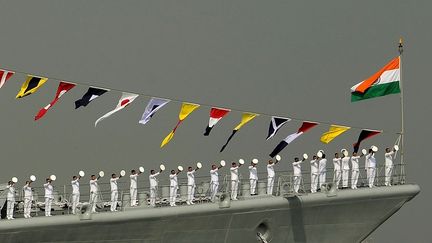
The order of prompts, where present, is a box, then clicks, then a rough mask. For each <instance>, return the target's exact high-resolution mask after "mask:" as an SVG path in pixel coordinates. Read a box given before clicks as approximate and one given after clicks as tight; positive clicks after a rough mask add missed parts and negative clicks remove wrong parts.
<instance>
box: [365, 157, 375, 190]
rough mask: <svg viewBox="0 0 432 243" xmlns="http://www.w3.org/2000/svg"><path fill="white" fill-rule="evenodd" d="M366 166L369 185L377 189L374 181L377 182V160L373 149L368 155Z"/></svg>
mask: <svg viewBox="0 0 432 243" xmlns="http://www.w3.org/2000/svg"><path fill="white" fill-rule="evenodd" d="M366 161H367V162H366V164H367V166H368V174H367V178H368V184H369V188H372V187H375V186H374V181H375V175H376V159H375V152H374V151H373V150H372V149H369V154H368V155H366Z"/></svg>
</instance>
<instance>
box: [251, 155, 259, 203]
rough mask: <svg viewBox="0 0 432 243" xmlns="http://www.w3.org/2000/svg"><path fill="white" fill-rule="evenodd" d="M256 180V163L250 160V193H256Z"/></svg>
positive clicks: (252, 194)
mask: <svg viewBox="0 0 432 243" xmlns="http://www.w3.org/2000/svg"><path fill="white" fill-rule="evenodd" d="M257 181H258V172H257V168H256V164H255V163H254V162H251V164H250V165H249V183H250V195H251V196H254V195H256V185H257Z"/></svg>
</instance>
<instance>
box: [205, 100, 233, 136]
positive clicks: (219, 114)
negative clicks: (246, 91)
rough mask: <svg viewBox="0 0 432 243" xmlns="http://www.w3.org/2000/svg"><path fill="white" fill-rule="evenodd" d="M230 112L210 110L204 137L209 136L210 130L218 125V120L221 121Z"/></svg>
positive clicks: (220, 109) (217, 109)
mask: <svg viewBox="0 0 432 243" xmlns="http://www.w3.org/2000/svg"><path fill="white" fill-rule="evenodd" d="M230 111H231V110H229V109H223V108H216V107H212V108H211V110H210V119H209V123H208V125H207V127H206V129H205V132H204V136H208V135H210V132H211V130H212V128H213V127H214V126H215V125H216V123H218V122H219V120H220V119H222V118H223V117H224V116H225V115H226V114H228V112H230Z"/></svg>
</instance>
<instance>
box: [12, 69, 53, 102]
mask: <svg viewBox="0 0 432 243" xmlns="http://www.w3.org/2000/svg"><path fill="white" fill-rule="evenodd" d="M47 80H48V78H42V77H36V76H32V75H28V76H27V80H26V81H25V82H24V83H23V84H22V85H21V90H20V91H19V92H18V94H17V95H16V98H17V99H19V98H22V97H25V96H27V95H30V94H33V93H35V92H36V91H37V90H38V89H39V88H40V87H41V86H42V85H43V84H44V83H45V82H46V81H47Z"/></svg>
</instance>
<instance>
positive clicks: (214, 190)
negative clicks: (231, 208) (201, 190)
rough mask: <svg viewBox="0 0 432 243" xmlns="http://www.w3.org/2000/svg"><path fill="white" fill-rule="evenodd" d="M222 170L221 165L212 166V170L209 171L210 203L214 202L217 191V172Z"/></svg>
mask: <svg viewBox="0 0 432 243" xmlns="http://www.w3.org/2000/svg"><path fill="white" fill-rule="evenodd" d="M220 168H222V165H220V166H219V167H218V166H216V165H212V169H211V170H210V178H211V180H210V200H211V201H212V202H214V201H215V198H216V193H217V192H218V189H219V174H218V170H219V169H220Z"/></svg>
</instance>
